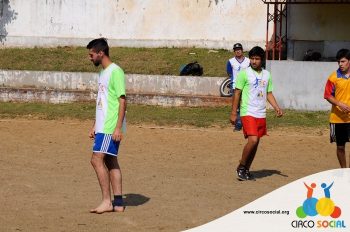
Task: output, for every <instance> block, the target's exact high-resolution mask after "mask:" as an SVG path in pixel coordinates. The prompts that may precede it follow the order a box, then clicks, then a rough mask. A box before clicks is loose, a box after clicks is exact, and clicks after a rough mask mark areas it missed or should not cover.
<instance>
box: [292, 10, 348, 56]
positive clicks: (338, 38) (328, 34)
mask: <svg viewBox="0 0 350 232" xmlns="http://www.w3.org/2000/svg"><path fill="white" fill-rule="evenodd" d="M349 12H350V4H300V5H289V6H288V39H289V44H288V46H289V48H288V50H289V51H288V52H289V55H288V56H289V57H290V58H292V59H294V60H302V59H303V56H304V54H305V52H306V51H307V50H309V49H312V50H314V51H317V52H320V53H321V54H322V56H323V57H325V58H329V57H335V55H336V52H337V51H338V50H339V49H341V48H350V41H349V38H350V31H349V29H348V27H349Z"/></svg>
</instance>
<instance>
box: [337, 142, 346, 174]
mask: <svg viewBox="0 0 350 232" xmlns="http://www.w3.org/2000/svg"><path fill="white" fill-rule="evenodd" d="M337 157H338V161H339V164H340V167H341V168H346V157H345V145H344V146H337Z"/></svg>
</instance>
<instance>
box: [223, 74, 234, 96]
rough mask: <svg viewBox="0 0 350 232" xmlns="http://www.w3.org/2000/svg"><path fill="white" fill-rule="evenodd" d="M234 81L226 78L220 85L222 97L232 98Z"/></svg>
mask: <svg viewBox="0 0 350 232" xmlns="http://www.w3.org/2000/svg"><path fill="white" fill-rule="evenodd" d="M232 92H233V89H232V81H231V78H230V77H228V78H226V79H225V80H224V81H223V82H222V83H221V85H220V96H221V97H232Z"/></svg>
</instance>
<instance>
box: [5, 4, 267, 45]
mask: <svg viewBox="0 0 350 232" xmlns="http://www.w3.org/2000/svg"><path fill="white" fill-rule="evenodd" d="M0 1H2V2H3V1H5V2H6V1H9V4H8V6H6V7H7V11H8V12H9V13H8V14H7V16H6V14H5V15H4V16H3V19H5V17H7V18H6V20H7V22H6V25H3V27H5V28H3V29H4V30H5V31H6V39H3V41H2V42H3V44H2V45H0V46H3V47H7V46H25V47H28V46H58V45H61V46H62V45H83V46H84V45H86V43H87V42H88V41H89V40H91V39H92V38H96V37H101V36H104V37H107V38H109V39H110V43H111V44H112V45H116V46H137V47H140V46H145V47H155V46H157V47H159V46H198V47H210V48H231V47H232V45H233V43H235V42H237V41H240V42H242V43H243V45H245V46H246V47H247V48H250V47H252V46H255V45H260V46H263V45H264V39H265V28H266V27H265V19H266V5H265V4H263V2H262V1H260V0H74V1H73V0H0ZM10 13H11V14H10ZM9 17H10V18H9ZM0 32H1V31H0ZM3 34H5V33H3Z"/></svg>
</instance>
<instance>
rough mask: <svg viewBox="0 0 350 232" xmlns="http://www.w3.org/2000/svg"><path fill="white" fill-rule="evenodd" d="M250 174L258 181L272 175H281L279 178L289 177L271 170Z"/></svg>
mask: <svg viewBox="0 0 350 232" xmlns="http://www.w3.org/2000/svg"><path fill="white" fill-rule="evenodd" d="M250 173H251V174H252V175H253V176H254V177H255V178H256V179H261V178H265V177H268V176H272V175H279V176H283V177H288V176H287V175H285V174H283V173H282V172H281V171H278V170H270V169H262V170H258V171H251V172H250Z"/></svg>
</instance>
